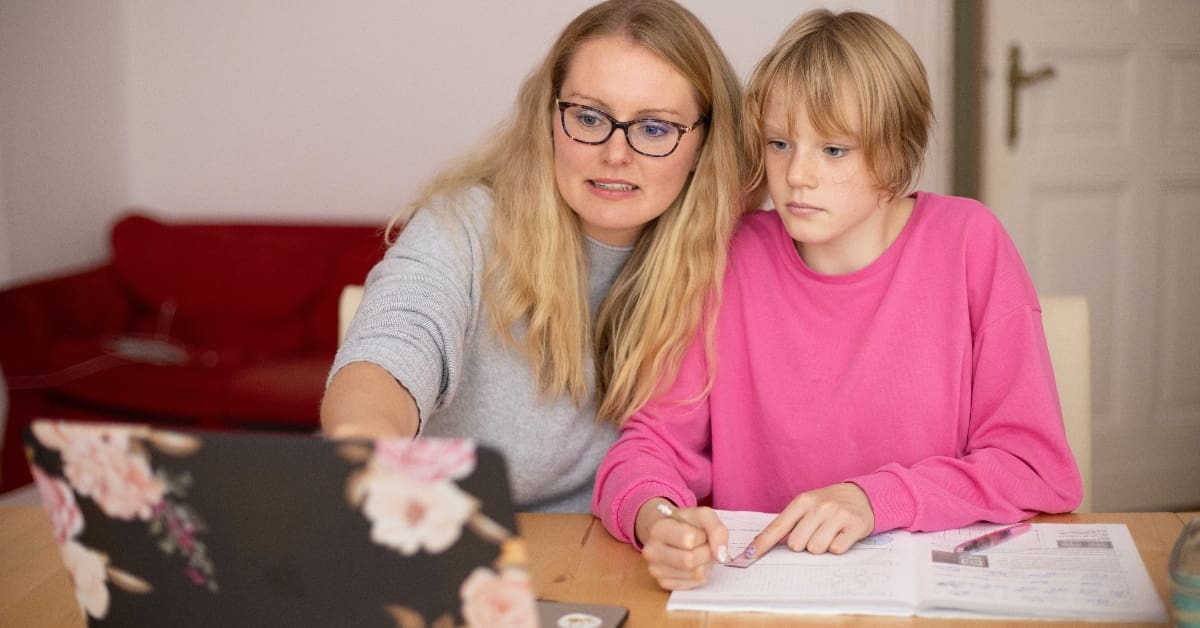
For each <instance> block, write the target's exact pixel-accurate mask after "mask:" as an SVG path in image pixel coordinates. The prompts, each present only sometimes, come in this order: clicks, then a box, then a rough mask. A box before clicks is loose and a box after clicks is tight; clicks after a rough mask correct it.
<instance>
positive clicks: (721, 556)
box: [717, 545, 729, 564]
mask: <svg viewBox="0 0 1200 628" xmlns="http://www.w3.org/2000/svg"><path fill="white" fill-rule="evenodd" d="M717 562H719V563H722V564H724V563H727V562H729V548H728V547H725V546H724V545H722V546H721V547H718V548H717Z"/></svg>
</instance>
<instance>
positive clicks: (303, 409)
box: [224, 355, 333, 430]
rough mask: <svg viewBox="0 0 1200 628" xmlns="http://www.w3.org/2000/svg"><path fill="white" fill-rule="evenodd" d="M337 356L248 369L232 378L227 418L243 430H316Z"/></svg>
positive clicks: (283, 361) (226, 411)
mask: <svg viewBox="0 0 1200 628" xmlns="http://www.w3.org/2000/svg"><path fill="white" fill-rule="evenodd" d="M332 365H333V356H332V355H329V356H323V357H312V358H298V359H294V360H277V361H271V362H263V363H261V364H254V365H247V366H244V367H242V368H239V369H237V370H236V371H234V372H233V373H231V374H230V378H229V396H228V400H227V402H226V403H227V406H226V407H225V412H224V414H225V416H227V417H232V419H231V421H232V422H234V423H235V424H237V425H238V426H242V427H259V428H265V427H294V428H299V429H307V430H311V429H314V428H315V427H316V426H317V425H318V424H319V416H320V409H321V397H322V395H323V394H324V392H325V378H326V377H327V376H328V375H329V367H330V366H332Z"/></svg>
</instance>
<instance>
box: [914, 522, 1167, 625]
mask: <svg viewBox="0 0 1200 628" xmlns="http://www.w3.org/2000/svg"><path fill="white" fill-rule="evenodd" d="M1001 527H1004V526H992V525H987V526H983V525H979V526H970V527H967V528H961V529H958V530H948V531H945V532H935V533H927V534H916V535H913V538H914V540H915V541H916V542H917V543H918V544H919V545H920V546H921V550H920V552H919V556H920V558H919V561H920V569H921V592H920V597H921V605H920V610H919V611H918V613H917V614H919V615H947V614H948V615H961V614H963V613H962V612H963V611H967V612H970V613H972V614H975V615H984V616H996V617H1022V618H1044V619H1050V618H1062V619H1083V620H1098V621H1145V622H1166V621H1167V613H1166V609H1165V608H1164V607H1163V604H1162V601H1161V600H1159V598H1158V595H1157V594H1156V593H1155V591H1154V584H1153V583H1152V582H1151V580H1150V576H1149V574H1148V573H1147V572H1146V567H1145V565H1144V564H1143V563H1142V559H1141V556H1140V555H1139V554H1138V551H1137V547H1136V546H1135V545H1134V542H1133V538H1132V537H1131V536H1130V534H1129V529H1128V528H1126V527H1125V525H1124V524H1050V523H1035V524H1033V529H1032V530H1031V531H1030V532H1028V533H1026V534H1023V535H1021V536H1019V537H1016V538H1014V539H1011V540H1008V541H1005V542H1003V543H1001V544H999V545H997V546H996V547H993V548H991V549H987V550H982V551H978V552H973V553H968V554H955V553H954V547H955V546H956V545H957V544H959V543H961V542H963V541H966V540H969V539H971V538H975V537H977V536H979V535H981V534H984V533H986V532H988V531H990V530H995V529H998V528H1001Z"/></svg>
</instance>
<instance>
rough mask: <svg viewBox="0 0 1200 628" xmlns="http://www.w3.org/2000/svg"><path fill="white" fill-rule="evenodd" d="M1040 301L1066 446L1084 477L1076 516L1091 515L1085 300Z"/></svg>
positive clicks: (1088, 348) (1072, 297) (1059, 298)
mask: <svg viewBox="0 0 1200 628" xmlns="http://www.w3.org/2000/svg"><path fill="white" fill-rule="evenodd" d="M1040 300H1041V303H1042V327H1043V329H1045V331H1046V345H1047V347H1048V348H1049V350H1050V362H1051V364H1052V365H1053V366H1054V379H1055V381H1056V382H1057V383H1058V398H1059V401H1060V402H1061V403H1062V411H1063V423H1064V424H1065V426H1066V428H1067V442H1068V443H1070V445H1071V451H1072V452H1073V453H1074V454H1075V462H1077V463H1078V464H1079V473H1080V474H1081V475H1082V476H1083V502H1082V503H1080V504H1079V509H1078V510H1077V512H1091V510H1092V382H1091V374H1092V367H1091V364H1092V363H1091V345H1090V342H1091V340H1090V339H1091V330H1090V326H1089V323H1088V304H1087V299H1086V298H1085V297H1082V296H1077V295H1049V296H1042V297H1040Z"/></svg>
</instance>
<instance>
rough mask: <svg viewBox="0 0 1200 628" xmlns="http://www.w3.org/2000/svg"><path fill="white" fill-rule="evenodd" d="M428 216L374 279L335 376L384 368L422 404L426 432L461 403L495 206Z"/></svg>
mask: <svg viewBox="0 0 1200 628" xmlns="http://www.w3.org/2000/svg"><path fill="white" fill-rule="evenodd" d="M485 196H486V194H485V193H483V192H482V191H479V190H474V191H471V192H469V193H468V194H467V195H466V197H465V200H464V202H465V203H467V205H469V207H436V208H432V209H421V210H419V211H418V212H416V214H414V215H413V217H412V219H411V220H410V221H409V222H408V224H406V225H405V227H404V230H403V231H402V232H401V234H400V237H399V239H398V240H397V241H396V243H395V244H394V245H392V247H391V248H390V249H388V251H387V254H386V255H385V256H384V259H383V260H381V261H380V262H379V263H378V264H377V265H376V266H375V267H374V268H373V269H372V270H371V272H370V274H368V276H367V280H366V284H365V290H364V294H363V300H362V303H361V304H360V305H359V308H358V312H357V313H356V314H355V316H354V319H353V320H352V321H351V323H350V327H349V329H348V330H347V334H346V339H345V341H344V342H343V343H342V345H341V347H339V348H338V352H337V356H336V357H335V359H334V363H333V367H332V369H331V370H330V377H332V376H333V374H334V373H336V372H337V371H338V369H340V368H342V367H343V366H345V365H347V364H349V363H351V362H371V363H374V364H377V365H379V366H381V367H383V368H384V369H385V370H387V371H388V372H389V373H391V375H392V376H393V377H395V378H396V380H397V381H399V382H400V383H401V384H402V385H404V387H405V388H406V389H408V391H409V393H411V394H412V396H413V398H414V399H415V400H416V403H417V408H418V409H419V411H420V415H421V429H422V430H423V429H424V427H425V425H426V419H427V417H428V416H429V415H430V414H431V413H432V412H433V411H435V410H436V409H437V408H438V407H440V406H441V405H443V404H445V403H446V402H447V401H448V400H449V399H450V398H452V397H453V395H454V391H455V388H456V386H457V384H458V382H459V380H460V379H461V372H462V369H461V365H462V360H463V352H464V347H465V345H466V339H467V336H468V334H469V333H470V331H471V328H472V326H473V325H475V322H476V321H475V318H476V316H477V311H478V307H479V276H480V273H481V272H482V257H483V256H482V253H481V248H482V246H481V243H482V240H483V235H484V234H485V233H486V212H484V211H482V209H481V207H480V206H481V205H482V204H486V203H489V202H490V201H489V200H488V199H486V198H485Z"/></svg>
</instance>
